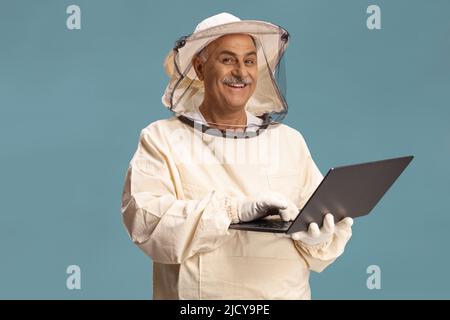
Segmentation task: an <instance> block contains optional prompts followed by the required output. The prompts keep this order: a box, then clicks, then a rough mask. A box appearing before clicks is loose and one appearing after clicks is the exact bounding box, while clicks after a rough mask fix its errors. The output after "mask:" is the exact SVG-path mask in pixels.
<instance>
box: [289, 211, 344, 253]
mask: <svg viewBox="0 0 450 320" xmlns="http://www.w3.org/2000/svg"><path fill="white" fill-rule="evenodd" d="M352 225H353V219H352V218H350V217H347V218H344V219H342V220H341V221H339V222H338V223H337V224H334V217H333V215H332V214H331V213H327V214H326V215H325V217H324V218H323V225H322V228H320V229H319V227H318V225H317V223H315V222H313V223H310V224H309V226H308V231H299V232H295V233H292V234H291V235H290V236H291V238H292V239H294V240H298V241H300V242H303V243H304V244H306V245H309V246H314V245H318V244H321V243H325V242H327V241H328V240H330V239H331V237H332V236H333V234H334V233H335V231H336V229H341V228H350V227H351V226H352Z"/></svg>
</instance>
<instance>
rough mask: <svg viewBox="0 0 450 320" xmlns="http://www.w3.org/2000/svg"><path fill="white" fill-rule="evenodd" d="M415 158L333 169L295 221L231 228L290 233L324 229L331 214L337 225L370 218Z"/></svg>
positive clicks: (269, 221) (266, 221) (270, 219)
mask: <svg viewBox="0 0 450 320" xmlns="http://www.w3.org/2000/svg"><path fill="white" fill-rule="evenodd" d="M413 158H414V157H413V156H405V157H400V158H393V159H385V160H379V161H373V162H366V163H359V164H354V165H348V166H341V167H336V168H331V169H330V170H329V171H328V173H327V174H326V176H325V177H324V178H323V180H322V182H321V183H320V184H319V186H318V187H317V189H316V190H315V191H314V193H313V194H312V196H311V197H310V198H309V200H308V202H307V203H306V204H305V206H304V207H303V208H302V210H300V213H299V215H298V216H297V218H296V219H295V220H294V221H289V222H285V221H282V220H281V219H280V217H279V216H278V218H275V217H274V216H268V217H266V218H264V219H259V220H255V221H251V222H245V223H237V224H231V225H230V229H238V230H249V231H261V232H275V233H287V234H291V233H294V232H298V231H303V230H307V229H308V226H309V224H310V223H311V222H316V223H317V224H318V225H319V227H321V226H322V221H323V216H324V215H325V214H327V213H329V212H330V213H332V214H333V216H334V221H335V222H336V223H337V222H338V221H340V220H342V219H343V218H345V217H352V218H356V217H360V216H364V215H367V214H369V212H370V211H371V210H372V209H373V208H374V207H375V205H376V204H377V203H378V201H380V199H381V198H382V197H383V195H384V194H385V193H386V191H388V189H389V188H390V187H391V186H392V184H393V183H394V182H395V180H397V178H398V177H399V176H400V174H401V173H402V172H403V170H405V168H406V167H407V166H408V165H409V163H410V162H411V161H412V159H413ZM273 213H274V212H272V214H273Z"/></svg>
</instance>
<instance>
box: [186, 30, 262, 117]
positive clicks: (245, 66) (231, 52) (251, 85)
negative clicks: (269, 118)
mask: <svg viewBox="0 0 450 320" xmlns="http://www.w3.org/2000/svg"><path fill="white" fill-rule="evenodd" d="M205 50H207V52H206V55H207V60H206V62H205V61H202V59H201V58H199V57H197V58H195V59H194V66H195V68H196V71H197V75H198V77H199V79H200V80H203V82H204V86H205V100H206V101H207V102H208V103H212V104H214V105H217V106H218V107H225V108H227V109H232V110H240V109H243V108H244V107H245V104H246V103H247V101H248V99H250V97H251V96H252V94H253V92H254V91H255V89H256V81H257V78H258V66H257V56H256V47H255V44H254V42H253V39H252V38H251V37H250V36H249V35H245V34H230V35H225V36H222V37H220V38H218V39H217V40H215V41H214V42H212V43H211V44H209V45H208V47H207V48H206V49H205Z"/></svg>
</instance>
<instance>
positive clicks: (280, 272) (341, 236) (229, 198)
mask: <svg viewBox="0 0 450 320" xmlns="http://www.w3.org/2000/svg"><path fill="white" fill-rule="evenodd" d="M288 41H289V34H288V32H287V31H286V30H285V29H283V28H282V27H280V26H277V25H274V24H271V23H267V22H263V21H254V20H240V19H239V18H237V17H235V16H233V15H231V14H228V13H222V14H218V15H215V16H213V17H210V18H208V19H205V20H204V21H202V22H201V23H200V24H199V25H198V26H197V28H196V29H195V31H194V33H192V34H191V35H189V36H186V37H182V38H181V39H180V40H178V41H177V42H176V43H175V47H174V48H173V50H172V51H171V52H170V53H169V55H168V56H167V58H166V60H165V69H166V72H167V73H168V74H169V76H170V81H169V84H168V86H167V88H166V90H165V92H164V95H163V97H162V101H163V104H164V105H165V106H166V107H168V108H169V109H170V110H171V111H172V112H173V113H174V116H173V117H171V118H169V119H164V120H159V121H156V122H153V123H151V124H150V125H148V126H147V127H146V128H144V129H143V130H142V131H141V134H140V141H139V145H138V147H137V150H136V152H135V154H134V156H133V158H132V160H131V162H130V165H129V168H128V171H127V175H126V179H125V186H124V190H123V195H122V214H123V221H124V224H125V227H126V229H127V231H128V233H129V235H130V237H131V239H132V240H133V242H134V243H135V244H136V245H137V246H138V247H139V248H140V249H142V250H143V251H144V252H145V253H146V254H147V255H148V256H149V257H151V258H152V260H153V295H154V299H310V297H311V294H310V286H309V272H310V270H313V271H316V272H320V271H322V270H323V269H324V268H325V267H327V266H328V265H329V264H330V263H332V262H333V261H334V260H335V259H336V258H337V257H338V256H339V255H341V254H342V252H343V251H344V247H345V245H346V243H347V241H348V240H349V239H350V237H351V225H352V220H351V218H346V219H344V220H342V221H340V222H338V221H336V224H335V222H334V221H333V216H332V215H331V214H326V213H324V215H325V214H326V215H325V216H324V221H323V224H322V225H321V226H320V227H319V226H318V225H317V224H315V223H312V224H310V226H309V230H308V231H302V232H298V233H294V234H293V235H291V236H288V235H285V234H283V235H277V234H274V233H268V232H250V231H238V230H231V229H229V226H230V224H231V223H239V222H245V221H252V220H255V219H258V218H263V217H266V216H267V215H268V213H269V212H270V211H271V210H272V213H273V210H276V212H277V213H278V214H279V215H280V216H281V217H282V219H283V220H285V221H288V220H293V219H295V217H296V215H297V214H298V212H299V209H301V208H302V207H303V206H304V205H305V203H306V201H307V200H308V198H309V197H310V196H311V194H312V193H313V191H314V190H315V189H316V187H317V186H318V185H319V183H320V182H321V180H322V179H323V176H322V174H321V173H320V171H319V170H318V168H317V166H316V165H315V163H314V161H313V159H312V157H311V154H310V152H309V150H308V147H307V145H306V142H305V140H304V139H303V137H302V135H301V134H300V133H299V132H298V131H296V130H295V129H292V128H290V127H288V126H286V125H284V124H282V123H281V122H282V120H283V118H284V117H285V115H286V114H287V103H286V100H285V75H284V70H283V61H282V57H283V53H284V51H285V49H286V47H287V45H288ZM270 217H273V216H270ZM270 217H266V218H270Z"/></svg>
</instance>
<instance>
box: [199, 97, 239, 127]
mask: <svg viewBox="0 0 450 320" xmlns="http://www.w3.org/2000/svg"><path fill="white" fill-rule="evenodd" d="M199 110H200V112H201V113H202V115H203V117H204V118H205V120H206V122H208V124H209V125H210V126H211V127H214V128H218V129H231V128H242V129H243V128H244V127H245V126H246V125H247V114H246V113H245V108H244V107H243V108H242V109H239V110H235V111H232V110H223V109H220V108H210V107H208V105H207V104H206V103H205V102H204V101H203V102H202V104H201V105H200V107H199Z"/></svg>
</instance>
